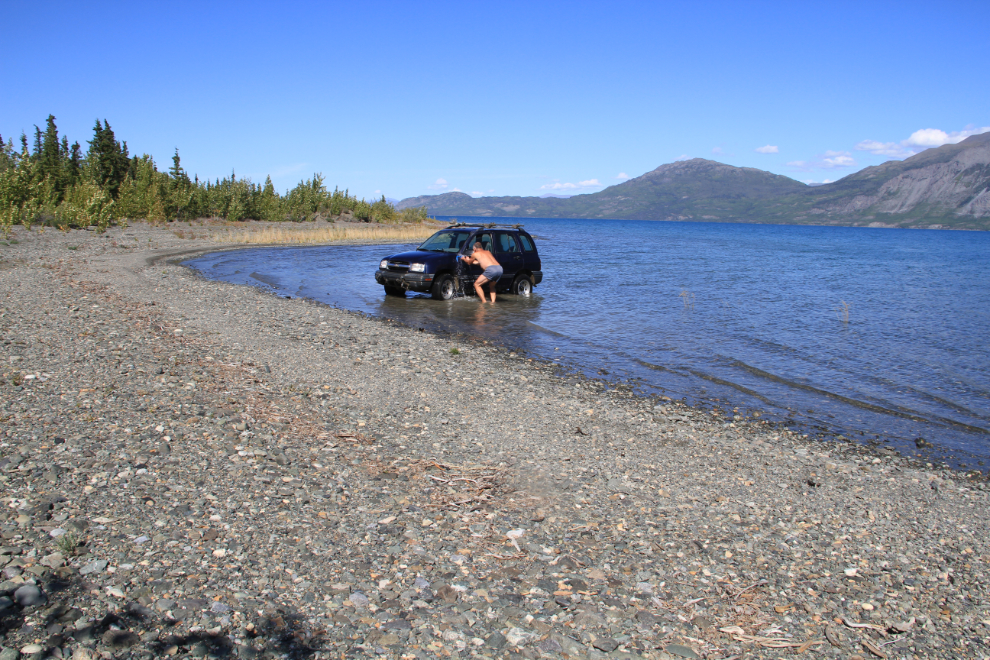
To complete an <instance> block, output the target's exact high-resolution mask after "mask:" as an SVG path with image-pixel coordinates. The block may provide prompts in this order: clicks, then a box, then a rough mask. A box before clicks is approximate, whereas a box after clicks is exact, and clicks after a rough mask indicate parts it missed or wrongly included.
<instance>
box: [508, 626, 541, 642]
mask: <svg viewBox="0 0 990 660" xmlns="http://www.w3.org/2000/svg"><path fill="white" fill-rule="evenodd" d="M535 637H536V635H534V634H533V633H529V632H526V631H525V630H523V629H522V628H510V629H509V632H507V633H506V634H505V641H506V643H507V644H509V646H525V645H526V644H529V643H530V642H531V641H532V640H533V639H534V638H535Z"/></svg>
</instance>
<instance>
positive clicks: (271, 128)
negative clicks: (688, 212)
mask: <svg viewBox="0 0 990 660" xmlns="http://www.w3.org/2000/svg"><path fill="white" fill-rule="evenodd" d="M0 22H2V24H3V25H4V27H5V32H6V35H7V38H6V39H5V43H6V46H5V48H4V50H3V52H2V54H0V76H2V77H0V80H2V81H3V82H2V87H0V89H2V91H0V95H2V103H0V134H2V136H3V139H4V140H5V141H6V140H7V139H8V138H11V137H13V138H14V139H15V142H16V141H17V139H18V137H19V135H20V133H21V132H22V131H25V132H27V133H29V134H31V133H32V132H33V130H34V125H35V124H38V125H40V126H44V120H45V118H46V117H47V116H48V114H49V113H52V114H54V115H55V116H56V118H57V124H58V126H59V129H60V131H61V132H62V133H63V134H67V135H68V136H69V137H70V139H72V140H78V141H79V142H80V143H83V144H85V142H86V141H87V140H89V139H90V137H91V136H92V126H93V122H94V120H95V119H96V118H101V119H102V118H106V119H107V120H108V121H109V122H110V124H111V126H112V127H113V129H114V131H115V132H116V134H117V136H118V137H119V138H122V139H126V140H127V142H128V146H129V148H130V151H131V153H132V154H134V153H136V154H141V153H149V154H151V155H153V156H154V157H155V159H156V161H157V162H158V164H159V167H160V168H161V169H165V168H167V167H168V166H169V165H170V164H171V162H170V158H171V155H172V152H173V150H174V148H176V147H178V148H179V153H180V155H181V156H182V163H183V166H185V167H186V169H187V170H188V171H189V172H191V173H196V174H198V175H199V176H200V177H201V178H206V177H209V178H216V177H222V176H225V175H227V174H229V173H230V172H231V170H235V171H236V172H237V175H238V176H249V177H251V178H252V179H254V180H255V181H264V178H265V176H266V175H268V174H270V175H271V177H272V180H273V181H274V183H275V185H276V187H277V188H278V189H279V190H285V189H287V188H289V187H291V186H293V185H295V183H296V182H298V181H299V180H300V179H301V178H305V177H309V176H311V175H312V173H313V172H322V173H323V174H324V175H325V177H326V180H327V182H328V183H329V184H330V185H331V186H333V185H338V186H340V187H341V188H342V189H343V188H348V189H350V191H351V192H352V193H356V194H358V195H359V196H363V197H372V196H376V195H378V194H385V195H387V196H388V197H391V198H396V199H401V198H404V197H409V196H413V195H420V194H431V193H438V192H445V191H451V190H462V191H464V192H468V193H472V194H484V195H541V194H546V193H562V194H573V193H578V192H593V191H596V190H600V189H602V188H603V187H605V186H608V185H613V184H615V183H618V182H620V181H622V180H623V178H622V177H635V176H639V175H641V174H643V173H645V172H648V171H650V170H652V169H654V168H656V167H657V166H659V165H661V164H664V163H669V162H671V161H674V160H677V159H680V158H694V157H700V158H709V159H712V160H718V161H721V162H725V163H729V164H731V165H737V166H748V167H758V168H760V169H765V170H769V171H771V172H775V173H777V174H783V175H786V176H790V177H793V178H795V179H798V180H800V181H825V180H836V179H839V178H841V177H843V176H845V175H847V174H850V173H852V172H855V171H857V170H859V169H862V168H863V167H866V166H868V165H876V164H879V163H881V162H883V161H885V160H888V159H890V158H892V157H897V158H903V157H905V156H906V155H910V154H911V153H914V152H916V151H918V150H920V149H922V148H924V147H926V146H937V144H939V143H944V142H945V141H953V140H955V141H958V140H959V139H961V138H962V137H963V136H964V135H966V134H968V133H969V132H973V131H985V130H990V73H988V67H987V63H988V62H990V39H988V38H987V34H986V26H987V25H990V2H986V1H985V0H982V1H980V2H953V1H951V0H948V1H943V2H939V3H935V2H925V3H919V2H904V1H900V2H864V1H860V2H830V3H810V2H708V3H699V2H671V3H662V2H626V3H600V2H569V3H561V2H557V3H550V2H534V1H532V0H530V1H526V2H512V1H504V0H500V1H499V2H491V3H486V2H473V3H472V2H459V3H453V2H449V3H448V2H429V3H425V2H424V3H420V2H373V1H372V2H342V3H334V2H291V1H286V2H279V3H272V2H248V1H240V2H236V3H233V2H230V3H228V2H221V1H211V2H179V1H172V2H126V3H125V2H121V3H110V2H44V1H38V0H35V1H32V2H21V1H19V0H4V2H2V3H0Z"/></svg>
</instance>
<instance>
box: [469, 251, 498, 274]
mask: <svg viewBox="0 0 990 660" xmlns="http://www.w3.org/2000/svg"><path fill="white" fill-rule="evenodd" d="M471 256H472V257H473V258H474V259H476V260H477V262H478V265H479V266H481V268H482V270H484V269H485V268H488V267H489V266H498V265H499V263H498V261H496V260H495V256H494V255H493V254H492V253H491V252H489V251H488V250H485V249H484V248H475V249H474V252H473V253H472V254H471Z"/></svg>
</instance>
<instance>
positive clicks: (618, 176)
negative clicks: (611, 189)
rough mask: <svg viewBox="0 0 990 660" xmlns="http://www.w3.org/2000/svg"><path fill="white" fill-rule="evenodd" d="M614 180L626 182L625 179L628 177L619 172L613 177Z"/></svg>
mask: <svg viewBox="0 0 990 660" xmlns="http://www.w3.org/2000/svg"><path fill="white" fill-rule="evenodd" d="M615 178H616V179H622V180H623V181H624V180H626V179H628V178H630V177H629V175H628V174H626V173H625V172H619V173H618V174H616V175H615Z"/></svg>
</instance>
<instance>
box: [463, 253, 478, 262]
mask: <svg viewBox="0 0 990 660" xmlns="http://www.w3.org/2000/svg"><path fill="white" fill-rule="evenodd" d="M461 259H463V260H464V263H466V264H473V263H477V262H478V260H477V259H476V258H474V257H466V256H463V255H461Z"/></svg>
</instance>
